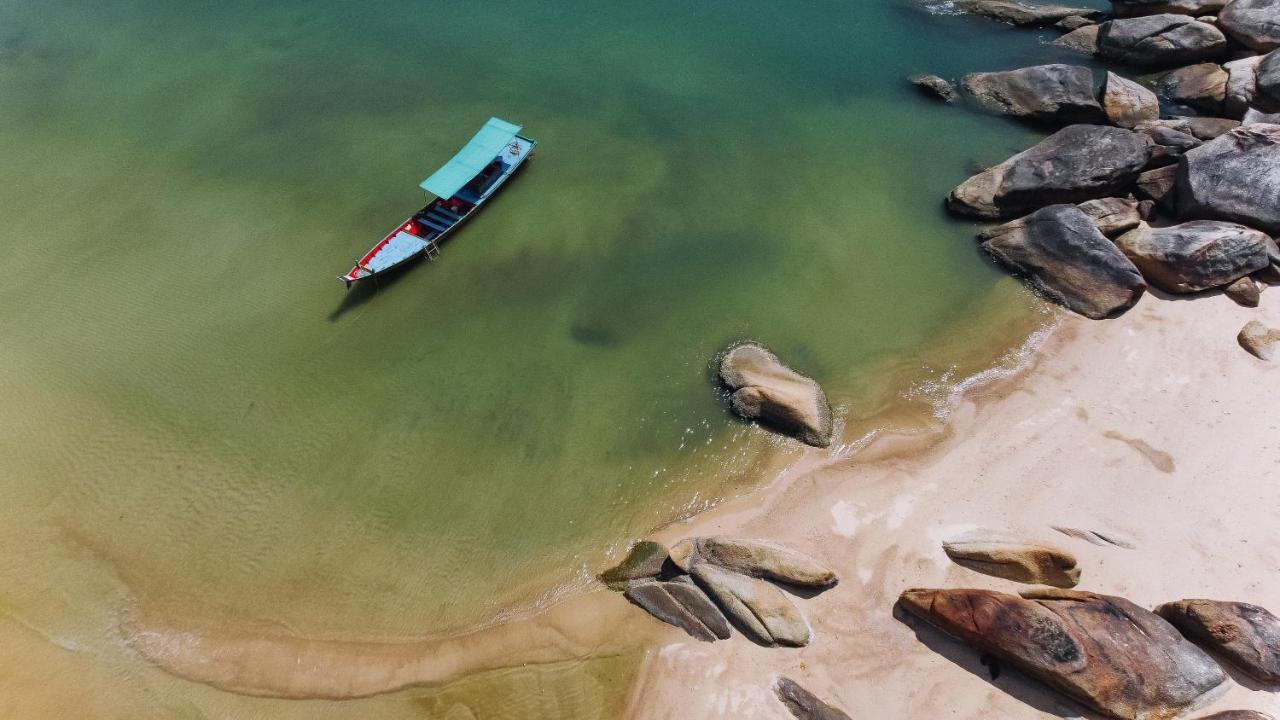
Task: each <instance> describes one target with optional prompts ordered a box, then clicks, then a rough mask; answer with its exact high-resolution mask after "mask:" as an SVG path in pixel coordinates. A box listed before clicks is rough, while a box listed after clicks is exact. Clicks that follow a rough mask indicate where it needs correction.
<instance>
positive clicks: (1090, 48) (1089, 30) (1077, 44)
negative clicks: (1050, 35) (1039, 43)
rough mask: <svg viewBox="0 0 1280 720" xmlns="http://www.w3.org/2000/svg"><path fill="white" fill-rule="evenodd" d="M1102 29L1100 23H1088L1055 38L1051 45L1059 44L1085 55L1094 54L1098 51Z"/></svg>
mask: <svg viewBox="0 0 1280 720" xmlns="http://www.w3.org/2000/svg"><path fill="white" fill-rule="evenodd" d="M1100 31H1101V26H1099V25H1086V26H1084V27H1081V28H1076V29H1075V30H1072V31H1071V32H1069V33H1067V34H1066V35H1063V36H1062V37H1060V38H1058V39H1057V40H1054V41H1053V42H1052V43H1050V45H1057V46H1058V47H1064V48H1066V49H1068V50H1074V51H1076V52H1080V53H1084V54H1085V55H1092V54H1094V53H1096V52H1097V51H1098V35H1099V33H1100Z"/></svg>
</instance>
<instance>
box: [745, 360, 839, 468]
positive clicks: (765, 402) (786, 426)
mask: <svg viewBox="0 0 1280 720" xmlns="http://www.w3.org/2000/svg"><path fill="white" fill-rule="evenodd" d="M720 379H721V380H722V381H723V382H724V384H725V385H726V386H728V388H729V389H730V390H731V391H733V395H732V398H731V399H732V404H733V411H734V412H736V413H737V414H738V415H740V416H742V417H744V418H746V419H748V420H759V421H760V422H761V423H762V424H765V425H768V426H770V427H772V428H774V429H776V430H778V431H780V432H782V433H785V434H787V435H790V436H792V437H794V438H796V439H797V440H800V441H801V442H803V443H806V444H808V445H813V446H814V447H828V446H829V445H831V434H832V432H833V427H834V426H833V423H832V417H831V404H830V403H829V402H828V401H827V396H826V394H825V393H824V392H822V388H821V387H819V386H818V383H816V382H814V381H813V379H811V378H807V377H805V376H804V375H801V374H800V373H798V372H796V371H794V370H792V369H791V368H789V367H787V366H786V365H783V364H782V362H781V361H780V360H778V358H777V356H776V355H774V354H773V353H771V352H769V351H768V350H767V349H765V348H764V347H763V346H761V345H758V344H756V343H751V342H748V343H742V344H739V345H735V346H733V347H732V348H730V349H729V351H728V352H727V353H725V355H724V357H723V358H721V360H720Z"/></svg>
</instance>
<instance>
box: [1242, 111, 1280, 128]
mask: <svg viewBox="0 0 1280 720" xmlns="http://www.w3.org/2000/svg"><path fill="white" fill-rule="evenodd" d="M1240 124H1241V125H1259V124H1261V125H1280V113H1264V112H1259V111H1258V110H1255V109H1253V108H1249V109H1248V110H1246V111H1245V113H1244V117H1243V118H1241V119H1240Z"/></svg>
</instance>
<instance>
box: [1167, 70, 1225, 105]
mask: <svg viewBox="0 0 1280 720" xmlns="http://www.w3.org/2000/svg"><path fill="white" fill-rule="evenodd" d="M1229 77H1230V75H1229V74H1228V73H1227V71H1226V70H1224V69H1223V67H1222V66H1221V65H1218V64H1217V63H1199V64H1196V65H1188V66H1186V67H1181V68H1178V69H1177V70H1174V71H1173V72H1170V73H1168V74H1166V75H1165V76H1164V77H1163V78H1161V79H1160V85H1159V88H1160V96H1161V97H1163V98H1165V99H1167V100H1169V101H1171V102H1174V103H1177V104H1179V105H1185V106H1187V107H1190V108H1194V109H1196V110H1198V111H1200V112H1203V113H1208V114H1210V115H1215V114H1218V113H1221V112H1222V108H1223V102H1224V101H1225V100H1226V98H1227V79H1228V78H1229Z"/></svg>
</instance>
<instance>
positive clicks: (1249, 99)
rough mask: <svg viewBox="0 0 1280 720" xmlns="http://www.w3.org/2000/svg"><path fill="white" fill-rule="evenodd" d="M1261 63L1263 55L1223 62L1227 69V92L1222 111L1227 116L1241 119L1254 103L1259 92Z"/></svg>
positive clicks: (1224, 67)
mask: <svg viewBox="0 0 1280 720" xmlns="http://www.w3.org/2000/svg"><path fill="white" fill-rule="evenodd" d="M1261 64H1262V56H1261V55H1254V56H1253V57H1247V58H1241V59H1240V60H1232V61H1231V62H1228V63H1224V64H1223V66H1222V67H1223V69H1224V70H1226V71H1227V92H1226V97H1225V98H1224V102H1223V104H1222V111H1223V113H1224V114H1225V115H1226V116H1227V117H1232V118H1236V119H1240V118H1242V117H1244V114H1245V113H1246V112H1248V110H1249V108H1250V107H1251V106H1252V105H1253V100H1254V97H1255V96H1256V95H1257V94H1258V66H1259V65H1261Z"/></svg>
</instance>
